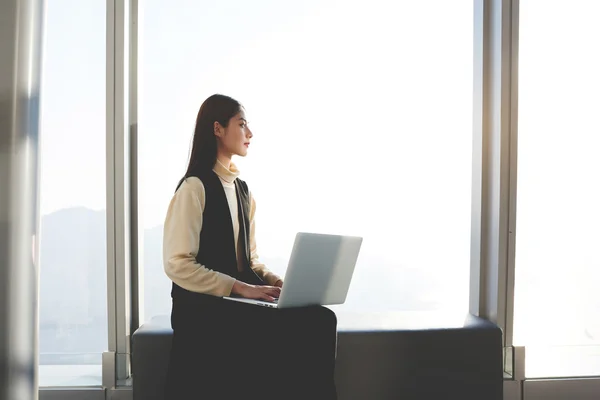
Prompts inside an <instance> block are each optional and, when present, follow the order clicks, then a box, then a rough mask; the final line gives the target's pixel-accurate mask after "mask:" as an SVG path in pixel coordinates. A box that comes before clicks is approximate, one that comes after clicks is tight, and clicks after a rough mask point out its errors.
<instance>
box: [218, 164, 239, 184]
mask: <svg viewBox="0 0 600 400" xmlns="http://www.w3.org/2000/svg"><path fill="white" fill-rule="evenodd" d="M213 171H215V173H216V174H217V175H218V176H219V178H221V179H222V180H223V181H225V182H227V183H233V181H235V178H237V177H238V176H239V175H240V171H239V170H238V169H237V167H236V166H235V164H234V163H231V164H230V165H229V168H227V167H226V166H225V165H223V163H221V161H219V160H217V162H216V163H215V167H214V168H213Z"/></svg>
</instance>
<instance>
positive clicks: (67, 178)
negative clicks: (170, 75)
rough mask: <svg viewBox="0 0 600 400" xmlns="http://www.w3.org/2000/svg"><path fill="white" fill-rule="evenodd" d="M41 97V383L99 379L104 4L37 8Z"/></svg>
mask: <svg viewBox="0 0 600 400" xmlns="http://www.w3.org/2000/svg"><path fill="white" fill-rule="evenodd" d="M45 10H46V15H45V22H44V49H43V56H44V59H43V63H42V68H43V70H42V88H41V91H42V95H41V96H42V97H41V180H40V185H41V186H40V197H41V199H40V200H41V204H40V208H41V236H40V333H39V337H40V386H79V385H84V386H89V385H100V384H101V382H102V379H101V375H102V367H101V364H102V352H104V351H106V350H107V347H108V343H107V338H108V333H107V314H106V312H107V310H106V307H107V300H106V291H107V289H106V281H107V278H106V213H105V209H106V117H105V115H106V114H105V110H106V102H105V99H106V44H105V43H106V31H105V25H106V24H105V17H106V6H105V1H103V0H94V1H85V2H82V1H78V0H70V1H69V0H53V1H51V2H49V3H48V4H47V5H46V7H45Z"/></svg>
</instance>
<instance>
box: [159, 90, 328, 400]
mask: <svg viewBox="0 0 600 400" xmlns="http://www.w3.org/2000/svg"><path fill="white" fill-rule="evenodd" d="M252 136H253V135H252V131H251V130H250V128H249V127H248V122H247V120H246V115H245V111H244V108H243V107H242V106H241V105H240V103H238V102H237V101H236V100H234V99H232V98H230V97H227V96H223V95H213V96H211V97H209V98H208V99H206V101H205V102H204V103H203V104H202V106H201V107H200V111H199V113H198V117H197V120H196V128H195V131H194V140H193V145H192V152H191V156H190V162H189V166H188V169H187V172H186V174H185V176H184V178H183V179H182V180H181V181H180V182H179V185H178V187H177V190H176V192H175V195H174V196H173V199H172V200H171V203H170V205H169V208H168V212H167V216H166V220H165V225H164V237H163V261H164V268H165V272H166V274H167V276H168V277H169V278H170V279H171V280H172V281H173V289H172V292H171V297H172V299H173V308H172V313H171V325H172V327H173V345H172V350H171V361H170V364H169V373H168V377H167V388H166V391H167V393H166V399H168V400H178V399H210V400H213V399H239V398H251V399H254V398H256V399H296V398H297V399H335V398H336V391H335V384H334V381H333V379H334V378H333V371H334V366H335V353H336V328H337V321H336V317H335V314H334V313H333V312H332V311H331V310H329V309H327V308H325V307H304V308H295V309H273V308H267V307H259V306H255V305H249V304H245V303H240V302H234V301H227V300H223V299H222V297H223V296H230V295H237V296H242V297H246V298H251V299H262V300H267V301H272V300H274V299H276V298H278V297H279V294H280V291H281V287H282V286H283V280H282V279H281V278H280V277H279V276H277V275H276V274H274V273H273V272H271V271H269V270H268V269H267V268H266V266H265V265H263V264H261V263H260V261H259V259H258V254H257V250H256V240H255V237H254V236H255V222H254V214H255V210H256V204H255V201H254V198H253V197H252V194H251V192H250V191H249V190H248V186H247V185H246V183H245V182H244V181H242V180H240V179H239V178H238V175H239V171H238V169H237V168H236V166H235V165H234V164H233V163H232V157H233V156H234V155H237V156H242V157H243V156H246V154H247V153H248V146H249V144H250V140H251V139H252Z"/></svg>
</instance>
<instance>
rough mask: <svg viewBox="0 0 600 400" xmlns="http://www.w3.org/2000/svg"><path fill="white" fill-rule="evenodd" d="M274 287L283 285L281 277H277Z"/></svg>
mask: <svg viewBox="0 0 600 400" xmlns="http://www.w3.org/2000/svg"><path fill="white" fill-rule="evenodd" d="M275 287H278V288H282V287H283V281H282V280H281V279H278V280H277V282H275Z"/></svg>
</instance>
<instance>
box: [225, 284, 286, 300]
mask: <svg viewBox="0 0 600 400" xmlns="http://www.w3.org/2000/svg"><path fill="white" fill-rule="evenodd" d="M231 293H233V294H237V295H238V296H242V297H245V298H247V299H255V300H265V301H273V300H275V299H278V298H279V295H280V294H281V288H278V287H275V286H262V285H249V284H247V283H245V282H241V281H235V283H234V284H233V288H232V289H231Z"/></svg>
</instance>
